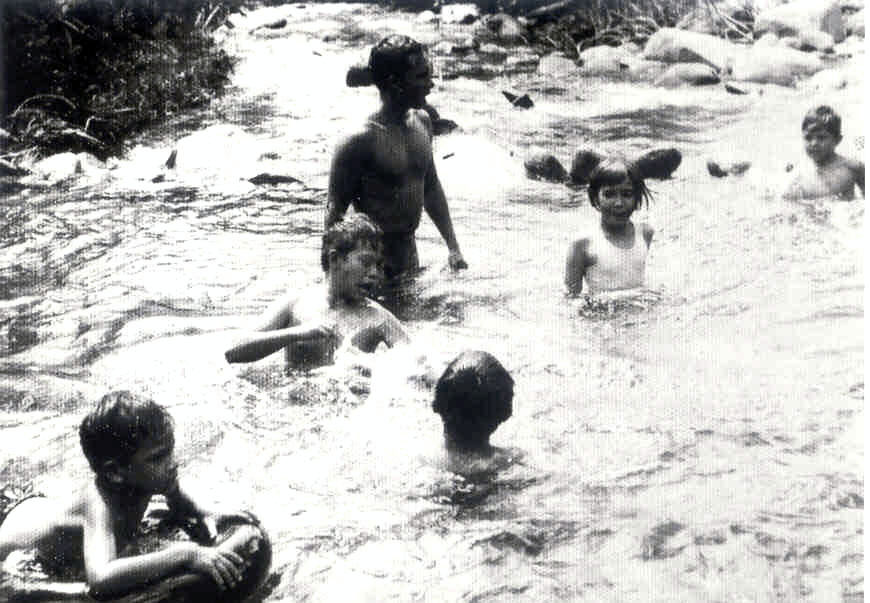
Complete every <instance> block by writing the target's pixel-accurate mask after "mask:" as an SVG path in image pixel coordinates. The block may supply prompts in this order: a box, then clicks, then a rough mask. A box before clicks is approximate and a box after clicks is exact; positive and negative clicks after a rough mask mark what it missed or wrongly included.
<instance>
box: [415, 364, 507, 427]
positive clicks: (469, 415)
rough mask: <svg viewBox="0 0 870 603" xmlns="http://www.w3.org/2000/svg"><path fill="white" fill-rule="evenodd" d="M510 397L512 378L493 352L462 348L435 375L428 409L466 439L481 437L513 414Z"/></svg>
mask: <svg viewBox="0 0 870 603" xmlns="http://www.w3.org/2000/svg"><path fill="white" fill-rule="evenodd" d="M513 397H514V380H513V378H511V376H510V374H509V373H508V372H507V370H505V368H504V367H503V366H502V365H501V363H500V362H499V361H498V360H497V359H496V358H495V356H493V355H492V354H490V353H489V352H480V351H466V352H462V353H461V354H460V355H459V356H457V357H456V358H454V359H453V361H452V362H451V363H450V364H448V365H447V368H446V369H445V370H444V373H443V374H442V375H441V377H440V378H439V379H438V383H437V384H436V385H435V399H434V400H433V401H432V410H433V411H434V412H436V413H438V414H439V415H441V419H442V420H443V421H444V423H445V424H449V425H450V426H451V428H452V429H454V430H460V431H465V433H462V434H459V435H463V436H465V438H466V439H473V440H480V439H484V440H485V439H487V438H489V436H490V435H491V434H492V432H493V431H495V429H496V427H498V425H499V424H500V423H503V422H504V421H506V420H507V419H508V418H510V416H511V414H513ZM480 428H482V429H483V430H484V431H485V433H477V432H475V430H476V429H480Z"/></svg>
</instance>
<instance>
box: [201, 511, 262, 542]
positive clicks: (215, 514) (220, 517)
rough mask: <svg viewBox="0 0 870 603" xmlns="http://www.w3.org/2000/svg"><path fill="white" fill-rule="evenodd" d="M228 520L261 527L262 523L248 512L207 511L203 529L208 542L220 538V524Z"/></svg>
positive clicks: (203, 517)
mask: <svg viewBox="0 0 870 603" xmlns="http://www.w3.org/2000/svg"><path fill="white" fill-rule="evenodd" d="M227 519H236V520H240V521H242V522H244V523H250V524H253V525H255V526H259V525H260V522H259V521H257V518H256V517H254V516H253V515H252V514H251V513H249V512H248V511H236V510H231V511H206V512H205V513H203V515H202V527H203V528H204V529H205V531H206V535H207V536H208V542H214V541H215V539H216V538H217V537H218V524H219V523H221V522H222V521H224V520H227Z"/></svg>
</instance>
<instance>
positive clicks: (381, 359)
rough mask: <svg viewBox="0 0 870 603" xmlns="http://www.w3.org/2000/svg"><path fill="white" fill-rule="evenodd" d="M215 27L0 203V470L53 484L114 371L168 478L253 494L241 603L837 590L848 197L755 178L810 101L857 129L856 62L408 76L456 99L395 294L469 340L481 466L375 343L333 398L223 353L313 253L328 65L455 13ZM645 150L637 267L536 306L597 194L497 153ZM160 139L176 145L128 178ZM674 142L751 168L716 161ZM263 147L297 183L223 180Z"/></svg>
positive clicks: (265, 365)
mask: <svg viewBox="0 0 870 603" xmlns="http://www.w3.org/2000/svg"><path fill="white" fill-rule="evenodd" d="M277 18H287V19H288V21H289V25H288V27H287V28H285V29H283V30H280V31H278V32H274V33H272V34H271V35H263V34H259V35H257V34H254V35H251V34H249V33H248V31H249V30H250V29H251V28H253V27H255V26H256V25H258V24H261V23H266V22H268V21H272V20H275V19H277ZM235 21H236V25H237V27H236V28H235V29H233V30H232V31H228V32H225V39H224V42H223V43H225V44H226V45H227V48H228V49H229V50H230V51H231V52H233V53H234V54H236V55H237V56H239V57H240V61H239V63H238V64H237V66H236V71H235V75H234V78H233V89H232V90H231V91H230V92H229V93H228V94H227V96H225V97H224V98H222V99H220V100H218V101H217V102H215V103H214V104H213V105H212V106H211V107H210V108H209V109H207V110H203V111H199V112H190V113H187V114H184V115H180V116H176V117H175V118H174V119H173V120H171V121H170V126H168V127H164V128H162V129H160V130H159V131H156V132H152V133H149V134H148V135H147V136H146V137H143V138H142V139H141V140H139V141H137V144H136V145H135V147H134V148H131V150H130V152H129V153H128V154H127V156H126V157H125V158H123V159H121V160H118V161H114V162H112V164H111V165H110V166H109V167H112V169H111V170H110V171H109V174H110V175H111V177H109V178H108V179H106V178H103V179H100V180H99V181H98V182H94V183H90V184H78V185H75V186H72V187H67V188H63V189H60V190H52V191H48V192H46V191H34V190H26V191H24V192H22V193H18V194H16V195H13V196H7V197H6V198H4V199H2V200H0V209H2V211H3V213H4V223H3V229H4V230H3V232H2V237H3V238H2V248H0V258H2V264H4V265H5V266H7V268H5V272H4V273H3V281H2V283H0V284H2V286H3V294H4V295H3V297H4V301H2V302H0V311H2V314H0V316H2V317H3V326H4V329H6V332H7V339H8V346H7V348H8V349H7V352H8V353H7V354H6V355H5V356H4V357H2V358H0V371H2V376H3V380H2V382H0V403H2V405H3V406H2V408H3V412H0V429H2V434H3V435H2V438H3V442H4V443H3V446H2V450H0V469H2V474H0V476H2V479H3V480H4V481H9V480H12V481H20V480H22V479H33V480H34V481H35V482H36V486H37V487H38V488H40V489H42V490H44V491H47V492H58V493H63V492H65V491H66V490H65V489H66V488H67V487H68V485H69V483H70V482H77V481H78V482H81V481H82V480H83V479H86V476H87V469H86V466H85V463H84V461H83V459H82V458H81V454H80V452H79V450H78V442H77V437H76V430H75V427H76V425H77V423H78V422H79V421H80V419H81V416H82V414H83V413H84V412H85V409H87V408H88V406H89V404H90V403H91V402H92V401H93V400H94V399H95V398H96V397H97V396H98V395H100V394H101V393H103V392H104V391H106V390H107V389H109V388H121V387H124V388H131V389H136V390H139V391H145V392H147V393H148V394H149V395H151V396H153V397H154V398H155V399H157V400H158V401H160V402H162V403H164V404H166V405H167V406H169V407H170V408H171V411H172V413H173V415H174V416H175V419H176V429H177V432H178V433H177V436H176V439H177V442H178V453H179V456H180V457H181V458H182V459H183V464H182V473H183V474H185V475H186V476H187V478H188V479H189V480H190V481H191V482H193V484H194V487H195V489H199V490H200V491H201V492H202V493H203V494H202V495H203V496H204V497H206V498H207V499H213V500H216V501H217V500H219V501H221V502H222V503H224V504H226V505H229V506H243V507H247V508H251V509H253V510H254V511H255V512H256V513H257V514H258V515H259V516H260V517H261V519H262V520H263V522H264V524H265V525H266V527H267V529H268V530H269V532H270V534H271V536H272V539H273V546H274V549H275V561H274V568H273V569H274V571H275V576H274V577H273V580H272V582H271V587H272V588H271V593H270V594H269V595H268V597H267V598H266V600H270V601H278V600H300V601H301V600H305V601H338V600H342V601H347V600H350V601H383V600H399V601H410V600H425V601H488V600H493V601H494V600H498V601H507V600H520V601H540V600H556V599H564V600H571V601H581V600H584V601H585V600H588V601H635V600H636V601H659V600H661V601H795V600H806V601H841V600H850V601H858V600H863V545H862V540H863V488H864V483H863V420H864V413H863V395H864V383H863V375H864V335H863V326H864V324H863V315H864V313H863V303H864V300H863V293H864V281H863V245H862V235H863V219H864V209H863V202H862V201H858V202H856V203H842V202H836V201H834V200H825V201H821V202H818V203H813V204H794V203H784V202H782V201H780V200H778V199H777V197H776V192H777V190H778V188H779V186H780V185H781V184H782V182H783V180H784V179H785V178H786V176H787V175H786V172H785V166H786V164H788V163H794V164H797V163H798V162H800V161H803V157H802V154H803V151H802V147H801V140H800V120H801V118H802V115H803V114H804V113H805V112H806V110H807V109H808V108H810V107H811V106H813V105H814V104H818V103H820V102H826V103H829V104H831V105H833V106H834V107H835V108H836V109H837V110H838V111H839V112H840V113H841V115H842V116H843V123H844V142H843V143H842V146H841V149H840V150H841V151H842V152H843V153H845V154H861V153H863V132H864V130H865V127H866V124H865V121H864V117H863V113H864V111H863V109H864V102H863V99H862V98H861V95H860V93H859V92H858V91H857V90H858V89H855V88H847V89H845V90H839V91H837V92H834V93H828V94H827V95H824V96H821V95H819V94H817V93H813V92H810V91H807V90H804V89H785V88H776V87H760V86H749V89H750V94H749V95H746V96H734V95H729V94H726V93H725V92H724V91H723V90H722V89H721V88H718V87H717V88H715V89H712V88H710V89H692V90H688V91H687V90H681V91H668V90H661V89H655V88H652V87H651V86H648V85H643V84H641V85H638V84H628V83H624V82H614V81H599V80H592V79H588V78H587V79H580V78H577V79H576V80H572V81H565V80H559V81H554V80H553V79H552V78H551V79H549V80H548V79H547V78H544V77H540V76H536V75H535V74H529V75H519V76H512V77H503V78H498V79H496V80H493V81H489V82H478V81H472V80H467V79H453V80H450V79H439V80H438V81H437V82H436V88H435V90H434V91H433V93H432V94H431V96H430V101H431V102H432V103H433V104H434V105H435V106H436V107H437V108H438V109H439V111H440V112H441V114H442V115H443V116H445V117H448V118H450V119H453V120H455V121H456V122H458V123H459V124H460V126H461V132H457V133H453V134H450V135H448V136H445V137H441V138H439V139H437V141H436V144H435V152H436V163H437V166H438V170H439V174H440V177H441V181H442V183H443V185H444V188H445V190H446V192H447V197H448V200H449V203H450V208H451V213H452V216H453V222H454V225H455V226H456V231H457V236H458V239H459V241H460V244H461V246H462V248H463V252H464V255H465V257H466V258H467V260H468V262H469V264H470V268H469V270H467V271H464V272H461V273H458V274H452V273H450V272H449V271H448V270H447V269H446V257H447V254H446V248H445V247H444V245H443V243H442V242H441V241H440V239H439V237H438V234H437V231H436V230H435V228H434V227H433V226H432V224H431V222H429V221H428V219H427V218H425V217H424V220H423V225H422V226H421V228H420V230H419V231H418V240H419V247H420V256H421V261H422V262H423V263H424V264H426V265H428V270H427V271H426V272H425V273H424V274H423V276H422V277H421V278H420V282H419V298H420V301H419V303H417V304H416V305H415V306H414V307H413V308H412V309H410V310H408V311H407V312H406V315H405V316H404V317H405V318H406V319H407V321H408V328H409V331H410V332H411V333H412V335H413V337H414V339H415V341H416V345H417V346H418V347H419V348H420V350H424V351H426V352H427V353H428V356H429V362H430V364H431V365H432V366H434V367H436V368H437V367H438V366H440V364H439V363H443V362H444V361H445V360H446V359H449V358H450V357H452V356H453V355H455V353H457V352H458V351H460V350H462V349H466V348H475V349H485V350H488V351H490V352H492V353H493V354H495V355H496V356H497V357H498V358H499V359H500V360H501V362H502V363H503V364H504V365H505V366H506V367H507V368H508V369H509V370H510V371H511V373H512V374H513V377H514V379H515V381H516V398H515V410H514V416H513V417H512V418H511V419H510V420H509V421H508V422H506V423H505V424H504V425H502V427H501V428H500V429H499V430H498V431H497V432H496V434H495V436H494V437H493V443H494V444H495V445H498V446H502V447H509V448H510V449H512V450H513V451H514V452H515V453H516V454H515V456H516V460H515V461H514V462H513V463H512V464H511V465H510V466H509V467H507V468H505V469H504V470H503V471H501V472H500V473H499V474H498V475H497V476H496V477H495V478H493V480H492V481H491V483H489V484H488V485H487V486H486V487H485V488H482V487H480V486H479V485H477V486H475V485H474V484H470V483H466V482H463V480H462V478H460V477H458V476H455V475H452V474H450V473H449V472H447V471H446V470H445V469H444V459H443V452H442V449H441V434H440V422H439V420H438V417H437V416H436V415H435V414H433V413H432V412H431V410H430V407H429V403H430V398H431V394H430V393H429V392H428V391H427V390H426V388H425V387H423V386H420V385H418V384H417V382H416V381H415V380H413V379H408V378H407V374H408V372H407V371H405V370H404V369H405V368H407V369H408V371H413V366H412V365H413V362H412V361H410V360H408V358H406V357H403V356H407V354H405V355H396V354H391V353H389V352H387V351H383V352H378V353H377V354H376V355H375V356H374V358H373V360H372V365H373V372H372V377H371V380H370V383H369V384H368V389H369V390H370V393H369V394H368V395H367V396H362V397H357V396H356V395H354V394H353V393H351V392H350V391H349V390H348V384H347V382H346V380H344V379H343V378H342V377H341V373H340V371H339V372H335V373H333V374H332V376H329V375H327V376H323V375H322V376H320V377H316V378H308V377H294V378H290V377H286V376H284V375H283V374H282V370H281V362H282V359H281V358H280V357H279V356H280V354H276V355H275V357H274V358H270V359H268V360H265V361H262V362H260V363H256V364H253V365H247V366H228V365H227V364H226V363H225V362H224V359H223V350H224V349H225V348H226V347H227V345H228V343H229V342H230V340H231V333H230V331H229V329H232V328H236V327H239V326H242V325H244V324H246V322H247V321H249V320H250V319H251V318H252V317H253V316H254V315H256V314H257V313H258V312H260V311H262V310H263V309H264V307H265V305H266V304H268V302H270V301H271V300H273V299H274V298H275V297H277V296H278V295H281V294H283V293H284V292H286V291H288V290H291V291H292V290H295V289H298V288H301V287H305V286H307V285H310V284H312V283H314V282H316V281H317V280H318V279H320V278H322V277H321V274H320V269H319V261H318V258H319V255H318V254H319V233H320V229H321V224H322V216H323V204H324V201H325V187H326V182H327V176H328V167H329V159H330V155H331V152H332V149H333V147H334V145H335V144H336V142H337V141H338V140H339V139H340V138H341V136H343V135H345V134H346V133H347V132H349V131H350V130H351V129H352V128H354V127H355V126H356V125H357V124H359V123H360V122H361V121H362V120H363V119H364V118H365V116H366V115H367V114H368V113H370V112H372V111H373V110H374V109H375V108H376V107H377V98H376V96H377V95H376V92H375V90H374V89H373V88H362V89H351V88H347V87H345V85H344V74H345V71H346V69H347V67H348V66H349V65H351V64H352V63H354V62H356V61H358V60H360V59H362V58H363V57H364V56H365V53H364V48H365V46H366V45H367V44H370V43H371V42H372V41H374V40H376V39H377V38H378V37H379V36H380V34H381V33H382V32H387V31H398V32H407V33H411V34H413V35H415V36H416V37H418V38H419V39H421V41H424V42H429V43H432V42H435V41H437V40H438V39H440V37H442V36H454V37H457V38H458V37H461V36H462V35H466V34H467V30H463V31H465V33H463V31H460V30H458V29H455V30H448V29H447V28H446V26H445V27H444V28H442V29H441V30H437V29H436V28H435V27H434V26H433V25H431V24H421V23H418V22H416V21H415V20H414V17H413V16H411V15H402V14H391V13H386V12H381V11H380V10H379V9H375V8H372V7H359V6H353V5H311V6H307V7H302V6H284V7H276V8H268V9H260V10H258V11H254V12H252V13H250V14H249V15H248V16H247V17H245V18H238V17H237V18H236V19H235ZM288 32H290V33H288ZM329 34H334V35H336V36H337V37H338V39H337V41H336V40H330V41H324V38H328V36H329ZM355 34H359V35H361V36H362V37H361V39H357V40H356V41H354V42H346V41H344V40H346V39H348V38H353V37H354V35H355ZM437 61H438V57H436V64H437ZM503 89H505V90H514V91H522V92H525V91H528V92H530V94H531V96H532V98H533V100H534V101H535V107H534V108H533V109H531V110H528V111H522V110H520V109H515V108H513V107H511V106H510V105H509V104H508V103H506V102H505V100H504V98H503V97H502V95H501V92H500V91H501V90H503ZM191 134H192V136H189V137H188V138H185V139H183V140H180V139H181V138H182V137H183V136H187V135H191ZM672 146H673V147H677V148H679V149H680V150H681V151H682V153H683V163H682V165H681V166H680V168H679V169H678V170H677V172H676V174H675V176H674V178H672V179H671V180H668V181H662V182H659V181H652V182H649V183H648V184H649V185H650V188H651V189H652V192H653V194H654V200H653V202H652V203H651V204H650V206H649V208H648V209H645V210H643V211H641V212H639V213H638V214H636V216H635V220H636V221H637V220H645V221H648V222H649V223H650V224H652V225H653V227H654V228H655V229H656V234H655V238H654V240H653V244H652V247H651V252H650V256H649V259H648V265H647V285H648V287H649V289H650V292H649V293H648V294H646V295H643V296H641V297H639V298H638V299H637V300H635V302H634V303H627V304H616V305H615V306H612V307H609V308H608V307H602V308H599V309H597V310H588V309H583V308H582V307H581V304H580V303H579V302H576V301H571V300H566V299H565V298H564V295H563V291H562V285H561V283H562V273H563V267H564V258H565V254H566V251H567V248H568V244H569V243H570V242H571V241H572V240H574V239H576V238H578V237H579V236H580V235H581V233H582V232H584V230H587V229H589V228H592V227H594V225H595V220H596V218H597V214H596V212H595V211H594V210H593V209H592V208H590V207H589V205H588V203H587V202H586V197H585V191H582V190H580V191H572V190H570V189H568V188H566V187H563V186H561V185H555V184H548V183H541V182H533V181H530V180H527V179H526V177H525V175H524V173H523V167H522V160H523V158H524V157H526V156H528V155H529V154H531V153H532V152H536V151H549V152H552V153H554V154H555V155H556V156H557V157H558V158H559V159H560V160H561V161H562V162H563V163H564V164H565V165H566V166H568V165H570V161H571V157H572V155H573V153H574V152H575V151H576V150H578V149H580V148H591V149H596V150H599V151H603V152H620V153H625V154H628V155H629V156H631V155H636V154H639V153H641V152H643V151H646V150H648V149H651V148H657V147H672ZM173 148H175V149H177V150H178V159H177V168H176V170H174V171H173V172H171V173H168V174H167V176H166V180H165V181H163V182H157V183H153V182H151V179H152V177H153V176H155V175H157V174H158V173H161V168H160V165H161V163H162V162H163V161H164V160H165V159H166V157H167V156H168V155H169V152H170V150H171V149H173ZM708 158H713V159H717V160H720V161H725V162H727V161H729V160H747V161H750V162H752V167H751V168H750V170H749V171H748V172H747V173H746V174H745V175H743V176H740V177H730V178H725V179H721V180H717V179H713V178H711V177H710V176H709V175H708V174H707V171H706V168H705V163H706V160H707V159H708ZM263 171H270V172H272V173H282V174H290V175H293V176H294V177H296V178H298V179H299V180H301V181H302V183H304V184H289V185H288V184H282V185H278V186H275V187H269V186H261V187H257V186H254V185H252V184H250V183H248V182H247V181H246V180H245V179H246V178H249V177H251V176H253V175H255V174H257V173H259V172H263ZM164 172H166V171H165V170H164ZM131 183H132V184H131ZM34 340H36V341H35V345H34ZM406 365H407V366H406ZM451 501H452V502H451Z"/></svg>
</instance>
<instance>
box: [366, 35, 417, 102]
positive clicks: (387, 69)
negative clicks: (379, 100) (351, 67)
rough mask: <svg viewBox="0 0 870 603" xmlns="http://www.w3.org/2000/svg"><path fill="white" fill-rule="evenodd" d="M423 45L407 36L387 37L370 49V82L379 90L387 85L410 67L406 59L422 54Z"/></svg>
mask: <svg viewBox="0 0 870 603" xmlns="http://www.w3.org/2000/svg"><path fill="white" fill-rule="evenodd" d="M423 52H424V48H423V45H422V44H420V43H419V42H417V41H416V40H414V39H412V38H409V37H408V36H401V35H398V34H394V35H391V36H387V37H386V38H384V39H383V40H381V41H380V42H378V43H377V44H375V46H374V47H373V48H372V50H371V53H370V54H369V71H370V72H371V76H372V81H373V82H374V84H375V86H377V87H378V88H379V89H380V88H383V87H384V86H385V85H387V84H389V83H390V82H391V81H392V80H393V79H394V78H395V77H396V76H397V75H402V74H404V73H405V72H407V71H408V69H409V68H410V67H411V63H410V61H409V60H408V58H409V57H410V56H412V55H415V54H423Z"/></svg>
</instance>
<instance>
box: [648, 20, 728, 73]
mask: <svg viewBox="0 0 870 603" xmlns="http://www.w3.org/2000/svg"><path fill="white" fill-rule="evenodd" d="M736 52H737V49H736V47H735V45H734V44H732V43H731V42H729V41H727V40H723V39H722V38H717V37H716V36H711V35H707V34H701V33H695V32H693V31H685V30H682V29H675V28H672V27H663V28H662V29H660V30H658V31H657V32H655V33H654V34H653V35H652V36H650V39H649V40H647V43H646V47H645V48H644V50H643V58H645V59H648V60H652V61H662V62H664V63H706V64H708V65H710V66H711V67H715V68H716V69H718V70H720V71H721V70H723V69H725V68H726V67H727V66H728V65H729V64H730V63H731V62H732V60H733V58H734V55H735V53H736Z"/></svg>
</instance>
